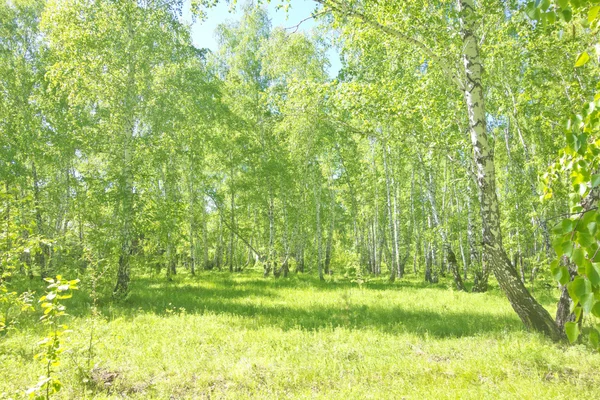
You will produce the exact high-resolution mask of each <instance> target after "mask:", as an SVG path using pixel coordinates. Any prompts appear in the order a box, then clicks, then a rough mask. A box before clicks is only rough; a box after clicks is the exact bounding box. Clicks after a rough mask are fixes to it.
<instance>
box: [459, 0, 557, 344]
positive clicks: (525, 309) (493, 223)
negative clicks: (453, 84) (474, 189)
mask: <svg viewBox="0 0 600 400" xmlns="http://www.w3.org/2000/svg"><path fill="white" fill-rule="evenodd" d="M458 5H459V11H460V23H461V37H462V41H463V46H462V49H463V62H464V67H465V80H464V95H465V101H466V105H467V110H468V115H469V128H470V134H471V143H472V145H473V156H474V161H475V167H476V177H477V186H478V189H479V202H480V210H481V220H482V228H483V249H484V256H485V258H486V261H487V262H488V263H489V265H490V267H491V269H492V271H493V272H494V274H495V275H496V279H497V280H498V283H499V285H500V287H501V289H502V291H503V292H504V293H505V294H506V296H507V297H508V300H509V302H510V303H511V305H512V307H513V309H514V310H515V312H516V313H517V314H518V315H519V317H520V318H521V320H522V321H523V323H524V324H525V326H526V327H528V328H530V329H534V330H536V331H539V332H543V333H544V334H546V335H548V336H549V337H551V338H552V339H554V340H559V339H560V338H561V337H562V335H561V333H560V331H559V330H558V326H557V325H556V323H555V322H554V320H553V319H552V317H551V316H550V314H549V313H548V311H547V310H546V309H545V308H544V307H542V306H541V305H540V304H539V303H538V302H537V301H536V300H535V299H534V298H533V296H531V294H530V293H529V292H528V291H527V288H526V287H525V285H523V283H522V282H521V280H520V279H519V276H518V274H517V271H516V270H515V268H514V266H513V265H512V264H511V263H510V260H509V259H508V257H507V256H506V252H505V251H504V247H503V245H502V232H501V229H500V209H499V206H498V199H497V197H496V178H495V171H494V169H495V167H494V155H493V151H492V148H491V146H490V144H489V142H488V138H487V132H486V114H485V105H484V95H483V87H482V65H481V61H480V59H479V46H478V40H477V38H476V36H475V26H476V24H477V20H476V15H475V9H474V7H475V5H474V0H458Z"/></svg>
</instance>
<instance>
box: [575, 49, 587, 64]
mask: <svg viewBox="0 0 600 400" xmlns="http://www.w3.org/2000/svg"><path fill="white" fill-rule="evenodd" d="M588 61H590V56H589V54H588V53H587V51H584V52H583V53H581V54H579V56H578V57H577V61H575V67H581V66H584V65H585V64H586V63H587V62H588Z"/></svg>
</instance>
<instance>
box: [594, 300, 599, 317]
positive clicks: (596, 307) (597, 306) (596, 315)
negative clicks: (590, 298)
mask: <svg viewBox="0 0 600 400" xmlns="http://www.w3.org/2000/svg"><path fill="white" fill-rule="evenodd" d="M592 314H593V315H594V316H595V317H598V318H600V301H597V302H596V304H594V306H593V307H592Z"/></svg>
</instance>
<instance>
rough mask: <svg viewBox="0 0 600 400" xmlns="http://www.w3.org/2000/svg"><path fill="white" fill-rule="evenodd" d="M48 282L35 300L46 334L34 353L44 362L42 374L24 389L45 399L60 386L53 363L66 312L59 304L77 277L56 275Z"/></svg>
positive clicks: (69, 293) (73, 287) (57, 360)
mask: <svg viewBox="0 0 600 400" xmlns="http://www.w3.org/2000/svg"><path fill="white" fill-rule="evenodd" d="M44 280H45V281H46V282H48V283H49V285H48V286H47V289H48V291H47V292H46V294H45V295H44V296H42V297H40V299H39V302H40V303H41V307H42V309H43V310H44V315H42V316H41V318H40V322H41V323H42V324H43V325H45V326H47V327H48V335H47V336H46V337H44V338H43V339H42V340H41V341H40V342H38V345H39V346H40V347H41V351H40V353H38V354H36V355H35V358H36V359H39V360H40V361H41V362H42V363H43V364H44V366H45V375H42V376H41V377H40V379H39V381H38V383H37V384H36V385H35V386H34V387H32V388H30V389H29V390H27V392H26V393H27V395H28V396H29V398H32V399H36V400H37V399H49V398H50V396H51V395H53V394H55V393H57V392H59V391H60V389H61V388H62V384H61V382H60V380H59V379H58V378H57V377H56V374H55V370H54V368H55V367H58V366H59V365H60V355H61V353H62V352H63V351H64V349H63V348H62V347H61V337H62V336H63V335H64V334H65V333H68V332H69V331H68V330H67V325H65V324H62V319H63V317H64V316H65V315H67V314H66V312H65V310H66V307H65V306H64V305H63V304H61V300H65V299H68V298H70V297H71V296H72V291H73V290H77V289H78V288H77V283H78V282H79V279H75V280H63V279H62V277H61V276H60V275H58V276H57V277H56V279H52V278H45V279H44Z"/></svg>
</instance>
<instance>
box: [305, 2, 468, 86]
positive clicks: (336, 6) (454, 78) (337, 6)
mask: <svg viewBox="0 0 600 400" xmlns="http://www.w3.org/2000/svg"><path fill="white" fill-rule="evenodd" d="M315 2H317V3H319V4H321V5H322V6H324V7H329V8H330V9H331V10H333V11H337V12H339V13H340V14H343V15H347V16H351V17H354V18H357V19H359V20H361V21H362V22H364V23H365V24H366V25H368V26H370V27H372V28H375V29H377V30H379V31H382V32H384V33H386V34H388V35H390V36H393V37H395V38H397V39H400V40H402V41H404V42H407V43H410V44H413V45H415V46H417V47H418V48H420V49H421V50H422V51H423V52H424V53H425V54H426V55H427V56H428V57H429V58H431V59H432V60H433V61H436V62H437V63H438V64H439V65H440V68H441V69H442V70H443V71H444V73H445V74H446V78H448V79H449V80H450V81H451V82H452V83H454V84H455V85H456V86H457V88H458V89H459V90H460V91H464V88H465V86H464V83H463V81H462V80H461V79H460V78H459V77H458V75H457V74H456V73H455V72H453V71H452V70H451V69H450V68H448V67H447V66H446V65H448V63H447V62H446V61H445V60H444V59H443V58H442V57H439V56H438V55H437V54H435V53H434V52H433V51H432V50H431V49H430V48H429V47H428V46H427V45H426V44H425V43H423V42H421V41H420V40H418V39H415V38H413V37H410V36H408V35H406V34H404V33H402V32H400V31H399V30H397V29H395V28H392V27H391V26H389V25H383V24H381V23H379V22H377V21H375V20H372V19H370V18H368V17H367V16H366V15H365V14H363V13H361V12H359V11H356V10H351V9H350V8H349V7H348V6H346V5H345V4H343V3H342V2H341V1H337V0H315Z"/></svg>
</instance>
